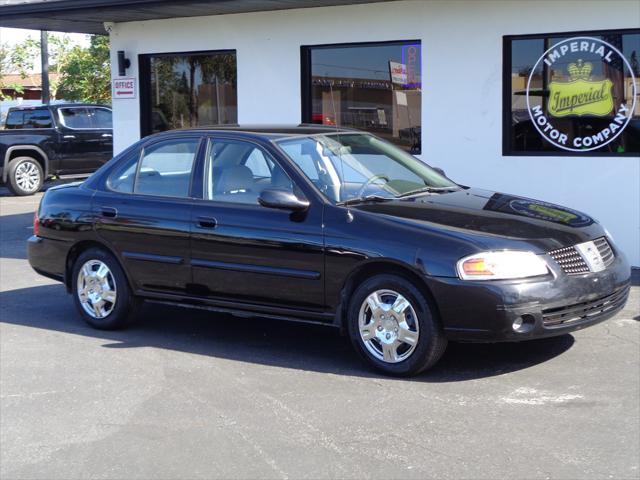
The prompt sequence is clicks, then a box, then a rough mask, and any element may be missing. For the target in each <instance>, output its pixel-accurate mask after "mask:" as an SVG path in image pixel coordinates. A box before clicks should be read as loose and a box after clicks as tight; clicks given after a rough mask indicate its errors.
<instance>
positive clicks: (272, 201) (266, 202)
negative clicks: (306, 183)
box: [258, 188, 309, 212]
mask: <svg viewBox="0 0 640 480" xmlns="http://www.w3.org/2000/svg"><path fill="white" fill-rule="evenodd" d="M258 203H259V204H260V205H262V206H263V207H268V208H277V209H280V210H290V211H292V212H302V211H304V210H307V209H308V208H309V201H308V200H306V199H304V200H301V199H300V198H298V197H297V196H296V195H294V194H293V192H290V191H288V190H283V189H280V188H265V189H264V190H262V192H261V193H260V196H259V197H258Z"/></svg>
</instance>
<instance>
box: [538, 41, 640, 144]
mask: <svg viewBox="0 0 640 480" xmlns="http://www.w3.org/2000/svg"><path fill="white" fill-rule="evenodd" d="M541 70H542V71H541ZM545 70H549V72H551V74H550V75H548V74H547V73H546V72H545ZM534 76H539V77H540V76H541V77H542V78H543V79H544V78H549V79H550V81H549V83H548V85H547V86H546V88H540V87H539V88H533V87H532V80H533V78H534ZM628 78H630V79H631V81H630V82H629V85H628V86H627V87H626V88H628V89H629V91H627V92H626V95H625V81H626V80H625V79H628ZM636 89H637V87H636V79H635V77H634V75H633V70H632V69H631V66H630V65H629V62H628V61H627V59H626V58H625V57H624V55H623V54H622V53H621V52H620V50H618V49H617V48H616V47H614V46H613V45H611V44H610V43H607V42H605V41H603V40H600V39H597V38H591V37H573V38H568V39H566V40H563V41H561V42H559V43H556V44H555V45H553V46H552V47H551V48H549V49H548V50H547V51H546V52H544V54H543V55H542V56H541V57H540V58H539V59H538V61H537V62H536V64H535V65H534V67H533V69H532V70H531V73H530V74H529V80H528V81H527V90H526V96H527V109H528V111H529V116H530V117H531V121H532V122H533V125H534V126H535V127H536V129H537V130H538V132H539V133H540V135H542V136H543V137H544V138H545V140H547V141H548V142H549V143H552V144H553V145H555V146H556V147H558V148H561V149H563V150H569V151H573V152H585V151H590V150H596V149H599V148H602V147H603V146H605V145H607V144H608V143H610V142H612V141H613V140H615V139H616V138H617V137H618V136H619V135H620V134H621V133H622V132H623V131H624V129H625V128H626V126H627V125H628V124H629V121H630V120H631V116H632V115H633V112H634V110H635V105H636V95H637V92H636ZM625 96H627V97H628V98H630V99H632V105H630V106H629V105H628V104H627V102H625V101H624V100H625ZM580 117H590V118H594V117H602V122H598V124H597V125H598V127H597V128H596V129H594V128H593V127H592V128H589V129H581V128H576V127H577V125H576V122H575V121H571V122H567V121H563V120H564V119H574V120H575V119H577V120H579V119H580Z"/></svg>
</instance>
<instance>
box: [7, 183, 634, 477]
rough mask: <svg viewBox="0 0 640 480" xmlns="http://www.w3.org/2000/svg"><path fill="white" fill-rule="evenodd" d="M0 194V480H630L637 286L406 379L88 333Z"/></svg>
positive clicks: (193, 334)
mask: <svg viewBox="0 0 640 480" xmlns="http://www.w3.org/2000/svg"><path fill="white" fill-rule="evenodd" d="M39 199H40V195H37V196H34V197H27V198H16V197H11V196H8V193H7V192H6V190H4V189H0V478H2V479H3V480H9V479H22V478H46V479H84V478H93V479H103V478H104V479H107V478H108V479H125V478H126V479H147V478H158V479H187V478H188V479H199V478H220V479H223V478H224V479H245V478H277V479H286V478H291V479H296V478H313V479H324V478H358V479H359V478H375V479H377V478H380V479H383V478H384V479H390V478H466V479H494V478H505V477H508V478H535V479H538V478H540V479H543V478H554V479H556V478H557V479H560V478H562V479H576V478H593V479H596V478H598V479H600V478H614V479H623V478H624V479H626V478H629V479H637V478H640V470H639V465H640V458H639V457H640V372H639V370H640V346H639V344H640V286H638V285H639V284H640V283H639V280H640V275H638V274H637V273H638V272H636V275H635V282H634V283H635V286H634V287H633V289H632V296H631V299H630V301H629V303H628V305H627V307H626V309H625V310H624V311H623V312H621V313H620V314H618V315H617V316H616V317H615V318H613V319H611V320H609V321H607V322H605V323H603V324H600V325H597V326H595V327H592V328H588V329H586V330H582V331H579V332H576V333H574V334H571V335H564V336H561V337H557V338H553V339H546V340H538V341H532V342H524V343H520V344H494V345H469V344H450V345H449V348H448V350H447V352H446V353H445V356H444V357H443V359H442V361H441V362H440V363H439V364H438V365H437V366H436V367H435V368H434V369H433V370H431V371H429V372H427V373H425V374H423V375H421V376H419V377H416V378H412V379H402V380H398V379H392V378H386V377H382V376H380V375H377V374H375V373H372V372H371V371H370V370H368V369H367V368H366V367H365V366H364V365H363V364H362V363H360V361H359V360H358V358H357V357H356V355H355V354H354V353H353V352H352V351H351V349H350V346H349V344H348V341H347V340H346V339H345V338H342V337H340V335H339V334H338V333H337V332H336V331H334V330H333V329H330V328H326V327H314V326H305V325H297V324H292V323H287V322H278V321H274V320H264V319H252V320H247V319H239V318H234V317H230V316H227V315H220V314H213V313H207V312H201V311H191V310H186V309H180V308H173V307H171V308H169V307H166V306H162V307H160V306H152V305H149V306H146V307H145V308H144V309H143V311H142V314H141V317H140V320H139V322H138V323H137V324H136V325H134V326H133V327H131V328H129V329H128V330H124V331H118V332H102V331H97V330H93V329H91V328H90V327H88V326H87V325H85V324H84V323H83V322H82V321H81V319H80V318H79V316H78V315H77V314H76V312H75V310H74V306H73V303H72V300H71V297H70V296H68V295H67V294H66V292H65V289H64V287H63V286H62V285H61V284H58V283H55V282H54V281H51V280H48V279H46V278H44V277H41V276H38V275H37V274H36V273H35V272H33V271H32V270H31V268H30V267H29V265H28V262H27V260H26V252H25V240H26V238H27V237H28V236H29V235H30V234H31V228H32V227H31V225H32V216H33V211H34V210H35V208H36V207H37V204H38V201H39Z"/></svg>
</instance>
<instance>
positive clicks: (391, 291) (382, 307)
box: [347, 275, 447, 376]
mask: <svg viewBox="0 0 640 480" xmlns="http://www.w3.org/2000/svg"><path fill="white" fill-rule="evenodd" d="M347 321H348V330H349V336H350V339H351V342H352V344H353V346H354V347H355V349H356V351H357V352H358V353H359V354H360V355H361V356H362V357H363V358H364V359H365V360H366V362H367V363H368V364H370V365H371V366H373V367H374V368H376V369H377V370H379V371H382V372H384V373H386V374H390V375H397V376H409V375H416V374H418V373H420V372H422V371H424V370H426V369H428V368H430V367H432V366H433V365H434V364H435V363H436V362H437V361H438V360H439V359H440V357H441V356H442V354H443V353H444V350H445V348H446V346H447V340H446V338H445V337H444V335H443V333H442V330H441V326H440V324H439V322H438V320H437V317H436V316H435V313H434V311H433V309H432V308H431V306H430V304H429V301H428V300H427V299H426V298H425V296H424V295H423V293H422V292H421V291H420V290H419V289H418V288H417V287H416V286H415V285H413V284H412V283H411V282H410V281H408V280H407V279H405V278H404V277H401V276H397V275H376V276H374V277H372V278H370V279H368V280H367V281H365V282H364V283H362V284H361V285H360V286H359V287H358V288H357V289H356V290H355V292H354V293H353V295H352V296H351V301H350V302H349V309H348V318H347Z"/></svg>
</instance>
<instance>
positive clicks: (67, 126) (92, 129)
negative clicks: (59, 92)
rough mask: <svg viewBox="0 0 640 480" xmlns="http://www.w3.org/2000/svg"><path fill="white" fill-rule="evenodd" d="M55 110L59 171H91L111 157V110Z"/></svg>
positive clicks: (71, 172) (66, 108)
mask: <svg viewBox="0 0 640 480" xmlns="http://www.w3.org/2000/svg"><path fill="white" fill-rule="evenodd" d="M58 112H59V114H58V119H57V120H58V124H59V129H60V164H59V165H60V173H61V174H75V173H91V172H93V171H95V170H97V169H98V168H100V167H101V166H102V165H103V164H104V163H106V162H107V161H109V159H111V157H112V155H113V131H112V128H111V110H109V109H108V108H105V107H63V108H60V109H59V110H58Z"/></svg>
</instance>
